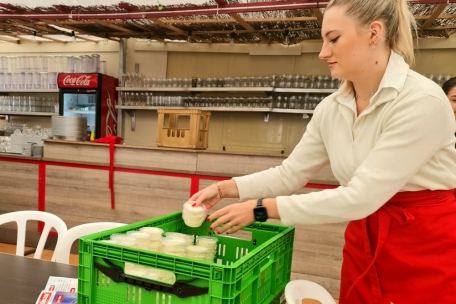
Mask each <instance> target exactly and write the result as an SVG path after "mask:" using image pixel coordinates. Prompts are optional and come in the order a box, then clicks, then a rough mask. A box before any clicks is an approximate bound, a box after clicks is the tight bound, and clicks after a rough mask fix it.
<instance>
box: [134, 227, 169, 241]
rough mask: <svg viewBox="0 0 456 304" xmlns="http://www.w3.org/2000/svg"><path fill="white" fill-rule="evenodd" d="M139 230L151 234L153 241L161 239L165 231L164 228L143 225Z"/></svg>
mask: <svg viewBox="0 0 456 304" xmlns="http://www.w3.org/2000/svg"><path fill="white" fill-rule="evenodd" d="M139 231H141V232H145V233H148V234H150V240H151V241H160V240H161V238H162V235H163V233H164V231H163V229H161V228H157V227H142V228H141V229H139Z"/></svg>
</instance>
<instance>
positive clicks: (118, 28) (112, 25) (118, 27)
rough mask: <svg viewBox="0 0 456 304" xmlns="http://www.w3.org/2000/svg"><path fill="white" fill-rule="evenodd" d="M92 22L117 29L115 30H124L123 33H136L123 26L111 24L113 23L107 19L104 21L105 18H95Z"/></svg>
mask: <svg viewBox="0 0 456 304" xmlns="http://www.w3.org/2000/svg"><path fill="white" fill-rule="evenodd" d="M93 23H94V24H101V25H103V26H106V27H109V28H111V29H114V30H117V31H121V32H125V33H128V34H136V32H134V31H131V30H129V29H126V28H124V27H121V26H118V25H116V24H113V23H111V22H109V21H106V20H96V21H94V22H93Z"/></svg>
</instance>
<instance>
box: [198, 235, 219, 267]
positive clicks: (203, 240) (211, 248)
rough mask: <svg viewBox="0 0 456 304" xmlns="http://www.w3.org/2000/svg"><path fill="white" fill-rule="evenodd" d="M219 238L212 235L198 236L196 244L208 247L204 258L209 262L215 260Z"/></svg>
mask: <svg viewBox="0 0 456 304" xmlns="http://www.w3.org/2000/svg"><path fill="white" fill-rule="evenodd" d="M217 242H218V239H217V238H215V237H211V236H198V238H197V240H196V245H198V246H199V247H203V248H206V251H205V254H206V255H205V258H204V260H205V261H207V262H214V259H215V254H216V253H217Z"/></svg>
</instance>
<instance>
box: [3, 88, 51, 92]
mask: <svg viewBox="0 0 456 304" xmlns="http://www.w3.org/2000/svg"><path fill="white" fill-rule="evenodd" d="M58 92H59V89H0V93H58Z"/></svg>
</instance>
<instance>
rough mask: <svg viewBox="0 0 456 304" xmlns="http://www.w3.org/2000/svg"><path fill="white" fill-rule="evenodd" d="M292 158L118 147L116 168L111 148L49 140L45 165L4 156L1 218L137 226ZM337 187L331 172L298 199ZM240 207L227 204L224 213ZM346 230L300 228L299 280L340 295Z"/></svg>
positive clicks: (32, 237) (10, 235)
mask: <svg viewBox="0 0 456 304" xmlns="http://www.w3.org/2000/svg"><path fill="white" fill-rule="evenodd" d="M285 158H286V156H285V155H267V154H253V153H232V152H224V151H220V152H218V151H206V150H187V149H171V148H160V147H138V146H127V145H115V148H114V157H113V166H112V167H111V166H110V154H109V145H108V144H96V143H88V142H71V141H61V140H45V141H44V157H43V158H34V157H23V156H20V155H10V154H0V166H1V167H0V183H1V185H2V186H1V187H0V214H2V213H6V212H12V211H18V210H42V211H48V212H51V213H54V214H56V215H58V216H59V217H61V218H62V219H63V220H64V221H65V223H66V224H67V226H68V228H71V227H73V226H76V225H80V224H83V223H88V222H100V221H107V222H121V223H134V222H138V221H141V220H145V219H147V218H153V217H157V216H161V215H164V214H169V213H172V212H176V211H180V210H182V205H183V203H184V202H185V201H187V200H188V198H189V197H190V195H191V194H192V193H196V192H197V191H199V189H202V188H204V187H206V186H208V185H210V184H212V183H214V182H215V181H218V180H224V179H229V178H231V177H233V176H240V175H245V174H249V173H254V172H258V171H260V170H265V169H269V168H271V167H274V166H277V165H280V164H281V163H282V161H283V160H284V159H285ZM336 186H338V183H337V181H336V180H335V178H334V176H333V174H332V172H331V170H330V168H329V167H327V168H325V169H323V170H322V171H321V172H320V173H319V174H318V175H317V176H316V177H315V179H314V180H312V181H311V182H310V183H309V184H308V185H307V186H306V188H303V189H302V190H301V191H299V192H298V193H308V192H312V191H320V190H322V189H325V188H334V187H336ZM111 187H112V188H113V190H112V191H111ZM236 202H237V200H235V199H224V200H222V201H221V202H220V203H219V204H218V205H217V208H219V207H223V206H226V205H228V204H230V203H236ZM273 222H274V221H273ZM275 222H278V221H275ZM345 226H346V224H334V225H319V226H302V227H297V230H296V236H295V250H294V253H293V255H294V256H293V267H292V272H293V273H292V278H294V279H311V280H313V281H316V282H320V283H321V284H323V285H324V286H325V287H326V288H327V289H328V290H330V291H331V292H332V293H333V295H334V296H337V294H338V288H339V286H338V285H339V276H340V265H341V260H342V256H341V252H342V246H343V233H344V229H345ZM29 232H30V233H29ZM36 232H37V226H36V224H34V225H29V226H28V227H27V243H28V244H30V245H32V246H33V245H36V243H34V244H33V242H35V241H36V239H37V238H38V233H36ZM0 233H1V234H0V235H1V237H0V242H13V241H14V240H15V238H16V234H15V227H14V225H11V226H9V225H2V227H0Z"/></svg>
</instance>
